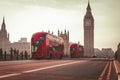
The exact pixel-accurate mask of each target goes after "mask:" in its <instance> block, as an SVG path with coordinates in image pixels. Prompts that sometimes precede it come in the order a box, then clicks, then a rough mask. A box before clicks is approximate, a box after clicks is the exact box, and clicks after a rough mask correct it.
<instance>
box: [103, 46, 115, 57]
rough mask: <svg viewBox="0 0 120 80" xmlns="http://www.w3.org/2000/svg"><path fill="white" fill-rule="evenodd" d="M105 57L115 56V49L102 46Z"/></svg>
mask: <svg viewBox="0 0 120 80" xmlns="http://www.w3.org/2000/svg"><path fill="white" fill-rule="evenodd" d="M101 55H102V56H103V57H106V58H113V57H114V51H113V50H112V49H111V48H102V54H101Z"/></svg>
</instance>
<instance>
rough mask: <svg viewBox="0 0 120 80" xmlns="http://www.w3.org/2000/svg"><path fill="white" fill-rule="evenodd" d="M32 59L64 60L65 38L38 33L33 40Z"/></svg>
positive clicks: (33, 36)
mask: <svg viewBox="0 0 120 80" xmlns="http://www.w3.org/2000/svg"><path fill="white" fill-rule="evenodd" d="M31 52H32V58H34V59H42V58H43V59H44V58H49V59H52V58H60V59H61V58H63V57H64V43H63V38H61V37H58V36H55V35H53V34H50V33H47V32H37V33H34V34H33V35H32V38H31Z"/></svg>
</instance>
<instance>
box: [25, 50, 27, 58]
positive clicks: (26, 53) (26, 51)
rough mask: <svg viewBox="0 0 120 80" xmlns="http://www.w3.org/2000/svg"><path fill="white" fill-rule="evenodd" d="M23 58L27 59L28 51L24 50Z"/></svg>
mask: <svg viewBox="0 0 120 80" xmlns="http://www.w3.org/2000/svg"><path fill="white" fill-rule="evenodd" d="M25 59H28V53H27V51H26V50H25Z"/></svg>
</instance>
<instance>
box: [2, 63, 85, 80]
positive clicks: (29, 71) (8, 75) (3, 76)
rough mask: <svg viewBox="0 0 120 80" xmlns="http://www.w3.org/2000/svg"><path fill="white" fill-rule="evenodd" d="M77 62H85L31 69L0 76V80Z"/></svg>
mask: <svg viewBox="0 0 120 80" xmlns="http://www.w3.org/2000/svg"><path fill="white" fill-rule="evenodd" d="M79 62H85V61H74V62H69V63H64V64H58V65H53V66H48V67H43V68H38V69H33V70H28V71H23V72H20V73H13V74H6V75H2V76H0V79H1V78H6V77H12V76H17V75H21V74H23V73H31V72H36V71H41V70H45V69H51V68H55V67H60V66H65V65H70V64H75V63H79Z"/></svg>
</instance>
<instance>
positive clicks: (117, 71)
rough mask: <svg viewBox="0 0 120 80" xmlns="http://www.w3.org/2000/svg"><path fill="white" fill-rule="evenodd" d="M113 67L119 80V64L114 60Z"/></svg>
mask: <svg viewBox="0 0 120 80" xmlns="http://www.w3.org/2000/svg"><path fill="white" fill-rule="evenodd" d="M114 65H115V69H116V74H117V75H118V80H120V62H118V61H117V60H114Z"/></svg>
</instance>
